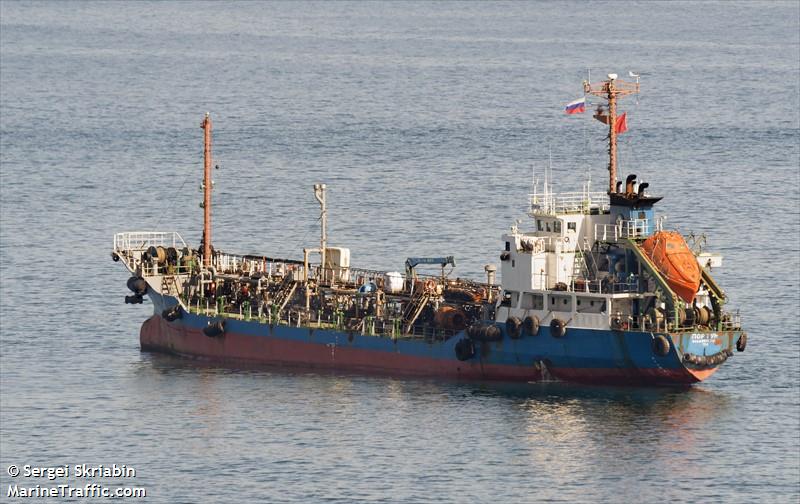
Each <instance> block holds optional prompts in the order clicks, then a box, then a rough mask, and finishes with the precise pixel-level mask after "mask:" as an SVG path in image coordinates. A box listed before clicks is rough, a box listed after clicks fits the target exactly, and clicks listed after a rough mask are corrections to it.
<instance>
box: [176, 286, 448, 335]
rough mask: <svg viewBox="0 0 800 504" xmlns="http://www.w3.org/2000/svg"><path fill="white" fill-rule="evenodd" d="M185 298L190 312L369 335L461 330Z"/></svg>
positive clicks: (399, 320)
mask: <svg viewBox="0 0 800 504" xmlns="http://www.w3.org/2000/svg"><path fill="white" fill-rule="evenodd" d="M182 301H183V304H184V306H185V307H186V308H187V309H188V311H189V312H190V313H194V314H198V315H204V316H209V317H223V318H231V319H237V320H243V321H253V322H259V323H262V324H270V325H283V326H290V327H309V328H317V329H328V330H336V331H348V332H350V331H352V332H355V333H358V334H363V335H365V336H377V337H386V338H393V339H396V338H401V337H403V338H426V339H429V340H446V339H448V338H451V337H453V336H454V335H455V334H456V333H457V331H453V330H450V329H443V328H440V327H435V326H433V325H416V326H413V327H412V328H411V330H410V331H408V332H404V331H403V319H402V317H388V318H379V317H376V316H374V315H367V316H364V317H360V318H348V317H347V316H346V315H345V313H344V312H343V311H333V312H329V311H321V310H316V311H315V310H309V311H305V310H298V309H289V308H287V309H285V310H280V309H279V307H278V306H276V305H274V304H271V303H258V302H251V301H243V302H241V303H234V302H229V300H228V299H227V298H226V297H225V296H219V297H217V298H213V299H211V298H200V297H194V298H193V299H189V298H183V299H182Z"/></svg>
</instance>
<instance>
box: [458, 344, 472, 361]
mask: <svg viewBox="0 0 800 504" xmlns="http://www.w3.org/2000/svg"><path fill="white" fill-rule="evenodd" d="M474 356H475V344H474V343H473V342H472V340H470V339H469V338H461V339H460V340H458V343H456V359H458V360H460V361H462V362H463V361H465V360H469V359H471V358H473V357H474Z"/></svg>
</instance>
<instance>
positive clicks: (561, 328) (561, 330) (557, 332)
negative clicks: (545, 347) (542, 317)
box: [550, 318, 567, 338]
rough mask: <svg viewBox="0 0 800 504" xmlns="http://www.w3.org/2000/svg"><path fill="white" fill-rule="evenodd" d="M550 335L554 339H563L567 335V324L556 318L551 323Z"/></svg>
mask: <svg viewBox="0 0 800 504" xmlns="http://www.w3.org/2000/svg"><path fill="white" fill-rule="evenodd" d="M550 334H552V335H553V337H554V338H563V337H564V336H566V335H567V323H566V322H564V321H563V320H561V319H558V318H554V319H553V320H551V321H550Z"/></svg>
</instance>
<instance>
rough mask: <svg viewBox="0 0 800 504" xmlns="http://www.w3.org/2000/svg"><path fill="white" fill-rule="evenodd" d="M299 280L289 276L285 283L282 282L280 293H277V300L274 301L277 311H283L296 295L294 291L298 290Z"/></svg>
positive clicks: (273, 304)
mask: <svg viewBox="0 0 800 504" xmlns="http://www.w3.org/2000/svg"><path fill="white" fill-rule="evenodd" d="M298 283H299V282H296V281H294V280H292V279H291V278H290V277H289V276H287V277H286V278H285V279H284V281H283V283H282V284H281V286H280V288H279V290H278V293H277V294H275V300H274V301H273V303H272V306H277V307H278V311H277V313H278V314H280V312H282V311H283V309H284V308H285V307H286V305H287V304H288V303H289V301H290V300H291V299H292V296H293V295H294V291H296V290H297V285H298Z"/></svg>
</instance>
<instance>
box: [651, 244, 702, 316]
mask: <svg viewBox="0 0 800 504" xmlns="http://www.w3.org/2000/svg"><path fill="white" fill-rule="evenodd" d="M642 249H643V250H644V252H645V254H647V257H649V258H650V260H651V261H652V262H653V264H654V265H655V266H656V268H658V271H659V273H661V275H662V276H663V277H664V280H666V281H667V284H669V286H670V288H671V289H672V290H673V292H675V294H677V295H678V296H679V297H680V298H681V299H683V300H684V301H686V302H687V303H691V302H692V300H693V299H694V295H695V294H696V293H697V289H698V288H699V287H700V276H701V271H700V265H699V264H697V259H695V256H694V252H692V250H691V249H690V248H689V245H687V244H686V240H684V239H683V236H681V235H680V233H676V232H675V231H659V232H658V233H656V234H654V235H652V236H651V237H649V238H648V239H646V240H645V241H644V243H643V244H642Z"/></svg>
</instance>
